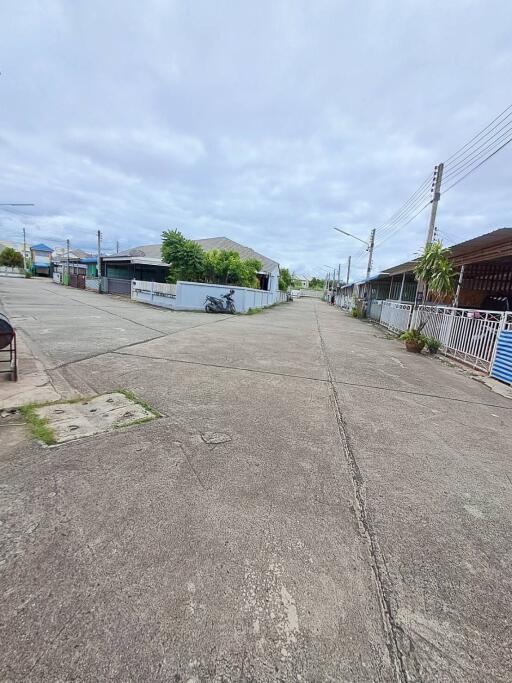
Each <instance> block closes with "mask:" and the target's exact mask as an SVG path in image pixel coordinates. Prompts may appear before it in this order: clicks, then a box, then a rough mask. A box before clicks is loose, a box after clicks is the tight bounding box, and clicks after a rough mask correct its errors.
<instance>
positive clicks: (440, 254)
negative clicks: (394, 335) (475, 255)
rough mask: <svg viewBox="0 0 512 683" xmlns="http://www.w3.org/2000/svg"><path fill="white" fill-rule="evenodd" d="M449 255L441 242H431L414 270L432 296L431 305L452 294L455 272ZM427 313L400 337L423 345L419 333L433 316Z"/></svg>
mask: <svg viewBox="0 0 512 683" xmlns="http://www.w3.org/2000/svg"><path fill="white" fill-rule="evenodd" d="M449 255H450V250H449V249H446V248H445V247H443V245H442V242H439V241H436V242H432V243H431V244H427V245H426V246H425V248H424V249H423V252H422V253H421V255H420V257H419V259H418V261H417V263H416V267H415V268H414V274H415V275H416V278H417V279H418V280H422V281H423V282H424V283H425V286H426V288H427V292H430V294H431V295H432V304H433V305H436V304H438V303H439V302H440V301H441V300H442V299H443V298H444V297H445V296H447V295H448V294H451V293H452V292H453V288H454V282H455V272H454V270H453V266H452V264H451V261H450V259H449ZM425 298H426V297H425ZM427 311H428V312H427V315H426V316H425V318H424V320H422V322H420V324H419V325H418V327H416V328H414V329H412V330H408V331H407V333H406V332H404V334H403V335H402V336H403V338H404V339H405V338H406V337H407V336H408V337H409V338H414V339H423V343H424V342H425V339H424V338H423V337H422V335H421V331H422V330H423V328H424V327H425V325H426V324H427V323H428V321H429V320H430V319H431V317H432V315H434V314H435V313H434V311H433V310H430V311H429V310H428V309H427Z"/></svg>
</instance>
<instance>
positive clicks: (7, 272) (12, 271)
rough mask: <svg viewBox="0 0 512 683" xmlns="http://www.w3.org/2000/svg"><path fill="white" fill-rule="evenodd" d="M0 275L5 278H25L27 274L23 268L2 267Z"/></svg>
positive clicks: (0, 267)
mask: <svg viewBox="0 0 512 683" xmlns="http://www.w3.org/2000/svg"><path fill="white" fill-rule="evenodd" d="M0 275H3V276H5V277H24V275H25V273H24V270H23V268H17V267H16V266H0Z"/></svg>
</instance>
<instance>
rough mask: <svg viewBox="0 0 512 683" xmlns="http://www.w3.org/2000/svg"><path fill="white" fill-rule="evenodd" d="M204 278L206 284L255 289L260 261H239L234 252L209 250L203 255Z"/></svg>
mask: <svg viewBox="0 0 512 683" xmlns="http://www.w3.org/2000/svg"><path fill="white" fill-rule="evenodd" d="M204 265H205V267H204V276H205V281H206V282H212V283H215V284H227V285H238V286H240V287H253V288H257V287H258V285H259V281H258V278H257V276H256V273H257V272H258V271H259V270H261V268H262V264H261V261H258V260H257V259H241V258H240V255H239V254H238V253H237V252H236V251H227V250H224V249H210V251H207V252H206V253H205V259H204Z"/></svg>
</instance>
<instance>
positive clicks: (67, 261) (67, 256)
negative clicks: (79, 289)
mask: <svg viewBox="0 0 512 683" xmlns="http://www.w3.org/2000/svg"><path fill="white" fill-rule="evenodd" d="M66 276H67V282H65V283H64V284H66V285H69V239H67V240H66Z"/></svg>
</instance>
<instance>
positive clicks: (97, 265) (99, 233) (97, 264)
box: [96, 230, 101, 277]
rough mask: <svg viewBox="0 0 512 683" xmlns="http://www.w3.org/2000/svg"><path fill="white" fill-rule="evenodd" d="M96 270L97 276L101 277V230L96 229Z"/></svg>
mask: <svg viewBox="0 0 512 683" xmlns="http://www.w3.org/2000/svg"><path fill="white" fill-rule="evenodd" d="M96 270H97V271H98V277H101V230H98V254H97V256H96Z"/></svg>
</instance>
